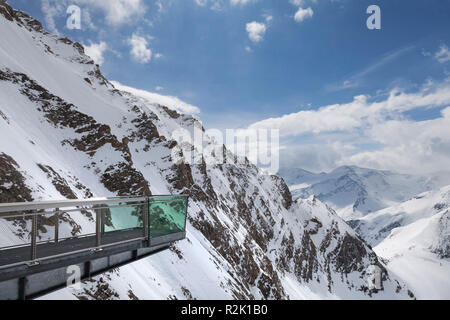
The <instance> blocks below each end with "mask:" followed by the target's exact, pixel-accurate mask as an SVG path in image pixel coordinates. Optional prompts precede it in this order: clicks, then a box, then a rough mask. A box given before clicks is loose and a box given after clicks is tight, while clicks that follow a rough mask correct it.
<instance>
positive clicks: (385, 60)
mask: <svg viewBox="0 0 450 320" xmlns="http://www.w3.org/2000/svg"><path fill="white" fill-rule="evenodd" d="M414 48H415V47H414V46H408V47H404V48H400V49H398V50H396V51H393V52H390V53H387V54H386V55H384V56H383V57H381V59H379V60H378V61H376V62H374V63H373V64H371V65H369V66H367V67H366V68H364V69H363V70H361V71H359V72H357V73H355V74H354V75H352V76H350V77H349V78H348V79H345V80H344V81H342V82H340V83H336V84H331V85H328V86H327V88H326V89H327V90H328V91H340V90H345V89H350V88H357V87H359V86H361V84H362V82H363V81H364V78H365V77H366V76H368V75H370V74H371V73H373V72H375V71H377V70H379V69H381V68H382V67H384V66H385V65H387V64H389V63H391V62H393V61H395V60H396V59H398V58H400V57H401V56H403V55H404V54H406V53H408V52H410V51H411V50H412V49H414Z"/></svg>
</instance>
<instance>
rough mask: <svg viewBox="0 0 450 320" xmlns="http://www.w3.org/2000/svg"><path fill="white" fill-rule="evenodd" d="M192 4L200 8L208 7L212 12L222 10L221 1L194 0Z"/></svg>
mask: <svg viewBox="0 0 450 320" xmlns="http://www.w3.org/2000/svg"><path fill="white" fill-rule="evenodd" d="M194 2H195V3H196V4H197V5H199V6H201V7H205V6H206V5H209V8H210V9H211V10H213V11H220V10H222V8H223V0H194Z"/></svg>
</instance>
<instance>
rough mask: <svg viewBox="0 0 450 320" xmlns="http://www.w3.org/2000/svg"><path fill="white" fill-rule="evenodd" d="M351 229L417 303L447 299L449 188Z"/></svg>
mask: <svg viewBox="0 0 450 320" xmlns="http://www.w3.org/2000/svg"><path fill="white" fill-rule="evenodd" d="M351 225H353V227H354V228H355V230H357V231H358V233H359V234H360V235H361V236H362V237H363V238H364V239H366V241H367V242H368V243H369V244H370V245H371V246H373V247H374V250H375V252H377V253H378V254H379V255H380V256H381V257H383V258H384V259H385V261H386V262H388V267H389V269H390V270H392V271H393V272H394V273H395V274H397V275H398V276H400V277H401V278H402V279H404V280H405V281H407V282H408V285H410V287H411V288H413V290H414V292H415V293H416V294H417V297H418V298H419V299H450V277H449V275H450V186H447V187H444V188H442V189H440V190H438V191H432V192H426V193H423V194H421V195H418V196H416V197H415V198H414V199H412V200H409V201H406V202H404V203H402V204H399V205H396V206H393V207H390V208H386V209H384V210H381V211H378V212H374V213H371V214H369V215H367V216H365V217H363V218H362V219H360V220H355V221H351Z"/></svg>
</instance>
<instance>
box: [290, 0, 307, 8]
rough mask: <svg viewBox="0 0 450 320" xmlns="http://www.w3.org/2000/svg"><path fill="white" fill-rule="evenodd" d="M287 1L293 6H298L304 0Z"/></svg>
mask: <svg viewBox="0 0 450 320" xmlns="http://www.w3.org/2000/svg"><path fill="white" fill-rule="evenodd" d="M289 2H290V3H292V4H293V5H294V6H297V7H300V6H301V5H303V2H304V0H289Z"/></svg>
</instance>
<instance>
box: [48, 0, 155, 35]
mask: <svg viewBox="0 0 450 320" xmlns="http://www.w3.org/2000/svg"><path fill="white" fill-rule="evenodd" d="M73 4H75V5H78V6H80V7H81V9H82V21H81V26H82V28H83V29H86V28H91V29H92V28H94V24H93V23H92V20H91V14H90V12H91V11H100V12H102V14H103V15H104V16H105V21H106V23H107V24H108V25H111V26H120V25H122V24H125V23H132V22H135V21H138V20H140V19H141V18H143V17H144V15H145V13H146V11H147V7H146V5H145V4H144V1H143V0H95V1H94V0H41V9H42V12H43V13H44V17H45V23H46V26H47V28H48V29H49V31H50V32H52V33H56V34H59V32H58V28H57V26H56V22H55V19H56V18H58V17H59V18H65V17H66V9H67V7H68V6H69V5H73ZM61 27H62V26H61Z"/></svg>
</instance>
